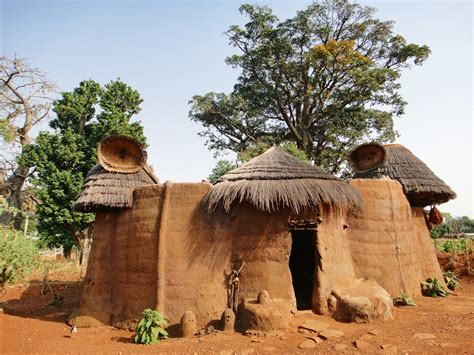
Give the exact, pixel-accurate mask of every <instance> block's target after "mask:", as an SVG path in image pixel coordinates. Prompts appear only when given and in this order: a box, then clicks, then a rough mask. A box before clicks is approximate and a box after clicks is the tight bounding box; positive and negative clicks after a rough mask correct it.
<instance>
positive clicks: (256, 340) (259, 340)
mask: <svg viewBox="0 0 474 355" xmlns="http://www.w3.org/2000/svg"><path fill="white" fill-rule="evenodd" d="M250 342H251V343H263V340H262V339H258V338H252V339H250Z"/></svg>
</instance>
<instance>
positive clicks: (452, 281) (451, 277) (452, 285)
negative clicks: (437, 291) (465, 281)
mask: <svg viewBox="0 0 474 355" xmlns="http://www.w3.org/2000/svg"><path fill="white" fill-rule="evenodd" d="M443 277H444V282H446V286H448V288H449V289H450V290H452V291H454V290H455V289H456V288H460V289H462V287H461V285H460V283H459V282H460V280H459V278H458V277H457V276H456V274H455V273H454V272H453V271H444V272H443Z"/></svg>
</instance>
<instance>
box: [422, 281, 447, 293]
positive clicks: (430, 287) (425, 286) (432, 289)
mask: <svg viewBox="0 0 474 355" xmlns="http://www.w3.org/2000/svg"><path fill="white" fill-rule="evenodd" d="M421 289H422V290H423V294H424V295H425V296H429V297H438V296H439V297H448V296H449V292H448V291H447V290H446V289H445V288H444V287H443V285H442V284H441V282H439V280H438V279H436V278H431V277H430V278H428V279H426V281H422V282H421Z"/></svg>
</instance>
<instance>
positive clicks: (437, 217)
mask: <svg viewBox="0 0 474 355" xmlns="http://www.w3.org/2000/svg"><path fill="white" fill-rule="evenodd" d="M428 220H429V221H430V223H431V224H433V225H438V224H441V223H443V215H442V214H441V212H440V211H439V210H438V209H437V208H436V207H435V206H433V207H431V209H430V215H429V218H428Z"/></svg>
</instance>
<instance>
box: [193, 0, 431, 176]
mask: <svg viewBox="0 0 474 355" xmlns="http://www.w3.org/2000/svg"><path fill="white" fill-rule="evenodd" d="M240 12H241V13H242V14H245V15H246V16H248V18H249V22H248V23H247V24H245V26H244V27H240V26H231V27H230V28H229V30H228V31H227V32H226V34H227V36H228V38H229V41H230V44H231V45H232V46H233V47H235V48H236V49H237V50H238V51H239V54H236V55H233V56H230V57H228V58H226V62H227V63H228V64H229V65H231V66H232V67H234V68H238V69H240V70H241V72H240V75H239V77H238V79H237V83H236V84H235V86H234V90H233V91H232V92H231V93H230V94H224V93H214V92H210V93H207V94H205V95H202V96H201V95H197V96H194V97H193V99H192V100H191V101H190V105H191V109H190V114H189V115H190V118H191V119H192V120H193V121H195V122H198V123H200V124H202V125H203V126H204V130H203V131H202V132H201V133H200V135H202V136H204V137H206V138H207V142H206V144H207V145H208V147H209V149H210V150H213V151H214V152H216V153H219V152H222V151H226V150H230V151H233V152H237V153H240V152H242V151H244V150H245V149H246V148H247V147H248V146H249V145H256V144H258V143H260V142H263V143H266V144H273V143H274V142H277V143H278V142H284V141H292V142H295V143H296V145H297V147H298V148H299V149H301V150H302V151H303V152H304V153H305V154H306V156H307V157H308V159H309V160H311V161H313V162H314V163H315V164H316V165H319V166H321V167H323V168H325V169H326V170H328V171H330V172H332V173H336V172H339V171H340V170H341V169H342V168H343V163H344V161H345V157H346V155H347V152H348V151H349V150H350V149H352V148H353V147H354V146H355V145H357V144H359V143H361V142H363V141H366V140H374V141H377V142H380V143H384V142H389V141H393V140H394V139H395V138H396V136H397V132H396V131H395V130H394V127H393V119H394V117H398V116H400V115H402V114H403V111H404V107H405V104H406V103H405V101H404V100H403V98H402V97H401V96H400V94H399V89H400V83H399V78H400V75H401V71H402V69H404V68H408V67H409V66H410V63H412V62H413V63H415V64H417V65H420V64H422V63H423V61H424V60H425V59H426V58H427V57H428V55H429V53H430V50H429V48H428V47H427V46H419V45H417V44H412V43H407V41H406V40H405V39H404V38H403V37H402V36H400V35H397V34H394V33H393V31H392V28H393V22H390V21H381V20H379V19H377V18H375V17H374V12H375V10H374V9H373V8H370V7H364V6H360V5H357V4H353V3H350V2H348V1H346V0H329V1H326V2H321V3H319V2H315V3H313V4H312V5H310V6H308V7H307V8H306V9H305V10H302V11H299V12H297V14H296V16H295V17H293V18H290V19H288V20H285V21H280V20H279V19H278V18H277V17H276V16H275V15H273V13H272V11H271V9H270V8H268V7H260V6H256V5H249V4H247V5H242V6H241V7H240Z"/></svg>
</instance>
